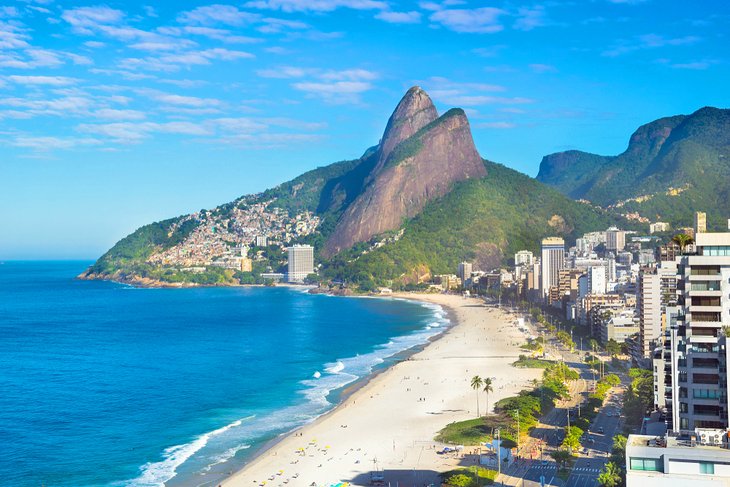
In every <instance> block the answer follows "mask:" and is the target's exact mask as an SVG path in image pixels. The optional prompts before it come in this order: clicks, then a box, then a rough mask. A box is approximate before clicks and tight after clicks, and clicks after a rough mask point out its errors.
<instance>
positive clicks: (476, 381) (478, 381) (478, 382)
mask: <svg viewBox="0 0 730 487" xmlns="http://www.w3.org/2000/svg"><path fill="white" fill-rule="evenodd" d="M482 384H484V381H483V380H482V378H481V377H479V376H478V375H475V376H474V377H472V378H471V388H472V389H474V390H475V391H477V418H478V417H479V389H481V387H482Z"/></svg>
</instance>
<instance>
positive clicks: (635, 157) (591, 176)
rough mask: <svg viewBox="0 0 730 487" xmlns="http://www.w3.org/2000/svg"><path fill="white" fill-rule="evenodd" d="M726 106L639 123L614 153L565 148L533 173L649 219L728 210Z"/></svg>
mask: <svg viewBox="0 0 730 487" xmlns="http://www.w3.org/2000/svg"><path fill="white" fill-rule="evenodd" d="M728 176H730V110H727V109H718V108H712V107H705V108H702V109H700V110H697V111H696V112H694V113H692V114H691V115H677V116H673V117H667V118H661V119H659V120H656V121H654V122H651V123H648V124H646V125H643V126H641V127H639V129H638V130H636V132H634V134H633V135H632V136H631V139H630V140H629V144H628V148H627V149H626V151H625V152H623V153H622V154H620V155H618V156H600V155H595V154H590V153H586V152H580V151H567V152H560V153H557V154H551V155H548V156H545V157H544V158H543V160H542V162H541V163H540V171H539V173H538V175H537V179H538V180H539V181H541V182H543V183H546V184H549V185H551V186H553V187H555V188H557V189H559V190H560V191H562V192H563V193H565V194H566V195H568V196H570V197H572V198H576V199H586V200H589V201H590V202H592V203H595V204H598V205H601V206H604V207H607V206H613V207H618V208H621V211H622V212H627V213H628V212H636V213H639V214H640V215H641V216H643V217H645V218H648V219H650V220H666V221H671V222H672V223H675V224H684V225H688V224H690V223H691V221H692V214H693V212H694V211H708V217H709V218H711V222H710V223H711V224H712V226H715V227H719V226H720V222H721V220H723V219H724V218H726V217H727V215H728V214H730V198H728V197H729V196H730V180H728Z"/></svg>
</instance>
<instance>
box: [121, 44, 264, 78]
mask: <svg viewBox="0 0 730 487" xmlns="http://www.w3.org/2000/svg"><path fill="white" fill-rule="evenodd" d="M253 57H254V55H253V54H251V53H249V52H244V51H233V50H230V49H224V48H219V47H218V48H212V49H206V50H203V51H183V52H180V53H171V54H165V55H162V56H159V57H147V58H126V59H122V60H121V61H120V62H119V63H118V65H119V67H121V68H122V69H124V70H129V71H132V72H134V71H136V70H137V69H149V70H152V71H167V72H172V71H179V70H180V69H182V68H184V67H190V66H206V65H209V64H210V63H211V61H216V60H218V61H235V60H239V59H251V58H253Z"/></svg>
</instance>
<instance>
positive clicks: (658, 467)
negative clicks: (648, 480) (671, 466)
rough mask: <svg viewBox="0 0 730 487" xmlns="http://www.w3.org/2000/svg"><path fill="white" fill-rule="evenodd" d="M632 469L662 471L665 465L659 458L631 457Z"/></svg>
mask: <svg viewBox="0 0 730 487" xmlns="http://www.w3.org/2000/svg"><path fill="white" fill-rule="evenodd" d="M629 465H630V467H631V470H645V471H648V472H662V471H663V470H664V469H663V465H662V464H661V463H659V459H657V458H633V457H632V458H631V459H630V460H629Z"/></svg>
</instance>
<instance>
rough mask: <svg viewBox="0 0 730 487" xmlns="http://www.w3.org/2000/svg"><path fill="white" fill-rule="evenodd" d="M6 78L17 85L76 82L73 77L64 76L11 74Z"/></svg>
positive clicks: (53, 84) (70, 83)
mask: <svg viewBox="0 0 730 487" xmlns="http://www.w3.org/2000/svg"><path fill="white" fill-rule="evenodd" d="M7 79H8V80H10V81H12V82H13V83H16V84H19V85H46V86H68V85H72V84H75V83H76V82H78V80H77V79H75V78H67V77H65V76H20V75H11V76H8V77H7Z"/></svg>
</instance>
